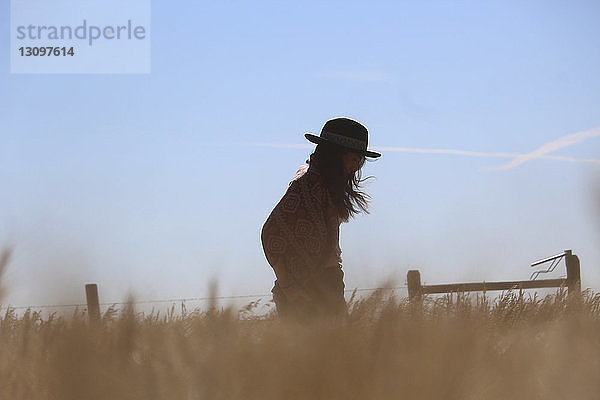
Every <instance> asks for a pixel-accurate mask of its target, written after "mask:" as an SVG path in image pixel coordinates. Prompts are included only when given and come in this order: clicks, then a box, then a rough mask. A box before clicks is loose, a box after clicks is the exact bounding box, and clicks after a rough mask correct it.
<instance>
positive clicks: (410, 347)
mask: <svg viewBox="0 0 600 400" xmlns="http://www.w3.org/2000/svg"><path fill="white" fill-rule="evenodd" d="M599 378H600V295H598V294H593V293H591V292H589V291H588V292H584V295H583V297H582V298H581V299H580V300H579V301H577V300H568V299H567V298H566V296H565V295H564V292H561V291H559V292H557V294H555V295H552V296H547V297H545V298H543V299H538V298H537V297H536V296H535V295H528V296H525V295H520V294H519V293H518V292H517V293H505V294H504V295H503V296H502V297H501V298H499V299H497V300H494V301H491V300H488V299H486V298H483V297H473V296H472V297H466V296H463V295H456V294H455V295H454V296H446V297H442V298H437V299H426V301H425V303H424V304H423V306H422V308H420V307H418V306H413V305H410V304H409V303H408V301H406V299H395V298H391V297H388V296H386V295H385V293H384V292H375V293H374V294H373V295H371V296H370V297H368V298H364V299H360V300H356V299H353V300H352V301H351V303H350V305H349V316H348V319H347V320H346V321H343V322H329V323H315V324H314V325H311V326H301V325H295V324H286V323H282V322H281V321H279V320H278V319H277V318H275V317H274V316H273V315H270V316H263V317H256V318H252V317H251V316H249V315H247V314H246V316H245V318H240V317H239V315H238V314H237V312H234V311H233V310H230V309H229V310H221V311H215V310H213V311H207V312H200V311H194V312H186V311H185V310H182V311H179V310H178V311H177V312H175V310H173V311H172V312H170V313H167V314H165V315H162V314H146V315H144V314H141V313H136V312H135V310H134V309H133V308H132V307H126V308H124V309H122V310H118V311H117V310H114V309H109V310H108V311H107V312H105V313H104V314H103V316H102V319H101V321H99V322H98V323H90V322H88V320H87V315H86V314H85V313H84V312H83V311H77V312H75V313H74V314H73V316H72V317H70V318H63V317H56V316H49V317H44V318H42V316H41V315H40V314H39V313H35V312H32V311H27V312H25V313H24V314H23V315H19V316H17V314H16V313H15V311H14V310H10V309H9V310H7V311H6V312H4V313H3V315H2V318H1V321H0V399H65V400H67V399H78V400H79V399H261V400H266V399H397V398H408V399H564V398H570V399H598V398H599V394H600V379H599Z"/></svg>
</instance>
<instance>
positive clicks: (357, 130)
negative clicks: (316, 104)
mask: <svg viewBox="0 0 600 400" xmlns="http://www.w3.org/2000/svg"><path fill="white" fill-rule="evenodd" d="M304 137H306V138H307V139H308V140H309V141H311V142H313V143H316V144H320V143H332V144H335V145H338V146H341V147H344V148H346V149H349V150H352V151H355V152H357V153H361V154H362V155H364V156H366V157H371V158H377V157H379V156H381V154H379V153H376V152H374V151H368V150H367V144H368V142H369V132H368V131H367V128H365V127H364V126H363V125H361V124H360V123H358V122H356V121H354V120H351V119H348V118H334V119H330V120H329V121H327V122H325V125H323V129H321V135H320V136H316V135H313V134H312V133H307V134H305V135H304Z"/></svg>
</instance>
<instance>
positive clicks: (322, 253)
mask: <svg viewBox="0 0 600 400" xmlns="http://www.w3.org/2000/svg"><path fill="white" fill-rule="evenodd" d="M339 228H340V220H339V218H338V214H337V210H336V209H335V207H334V205H333V203H332V202H331V199H330V196H329V192H328V190H327V187H326V186H325V181H324V178H323V176H322V175H321V173H320V172H319V170H318V166H317V165H316V164H315V162H314V161H313V160H311V161H310V166H309V165H307V164H305V165H304V166H302V167H300V169H299V170H298V172H297V173H296V176H295V177H294V179H293V180H292V182H291V183H290V186H289V188H288V189H287V191H286V193H285V195H284V196H283V198H282V199H281V200H280V201H279V203H277V205H276V206H275V208H274V209H273V211H272V212H271V214H270V215H269V217H268V218H267V221H266V222H265V224H264V226H263V229H262V235H261V239H262V245H263V249H264V252H265V256H266V257H267V260H268V262H269V264H270V265H271V267H273V270H274V271H275V275H276V276H277V284H278V286H279V287H280V288H281V289H282V290H283V292H284V293H285V295H286V296H287V297H288V298H290V299H293V298H294V297H297V296H299V295H302V288H303V287H304V285H305V284H306V283H307V282H308V281H309V280H311V279H312V278H314V277H316V276H318V275H319V274H320V272H322V271H323V270H324V269H325V268H329V267H333V266H335V267H339V263H340V262H341V261H342V259H341V257H340V255H341V250H340V246H339Z"/></svg>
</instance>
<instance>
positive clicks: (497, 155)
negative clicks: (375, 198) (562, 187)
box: [373, 147, 600, 165]
mask: <svg viewBox="0 0 600 400" xmlns="http://www.w3.org/2000/svg"><path fill="white" fill-rule="evenodd" d="M373 149H374V150H379V151H395V152H401V153H421V154H451V155H457V156H470V157H489V158H520V157H524V156H526V155H527V154H520V153H486V152H480V151H469V150H457V149H420V148H410V147H374V148H373ZM537 158H542V159H545V160H557V161H570V162H583V163H593V164H598V165H600V159H595V158H575V157H565V156H553V155H547V154H544V155H540V156H539V157H537Z"/></svg>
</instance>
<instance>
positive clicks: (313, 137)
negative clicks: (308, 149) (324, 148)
mask: <svg viewBox="0 0 600 400" xmlns="http://www.w3.org/2000/svg"><path fill="white" fill-rule="evenodd" d="M304 137H305V138H306V139H307V140H308V141H309V142H312V143H315V144H321V143H332V142H330V141H329V140H327V139H323V138H322V137H320V136H317V135H313V134H312V133H305V134H304ZM333 144H335V145H336V146H340V145H338V144H336V143H333ZM340 147H344V148H345V149H348V150H352V151H354V152H356V153H360V154H362V155H364V156H365V157H369V158H377V157H381V154H379V153H376V152H374V151H369V150H356V149H352V148H349V147H345V146H340Z"/></svg>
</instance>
